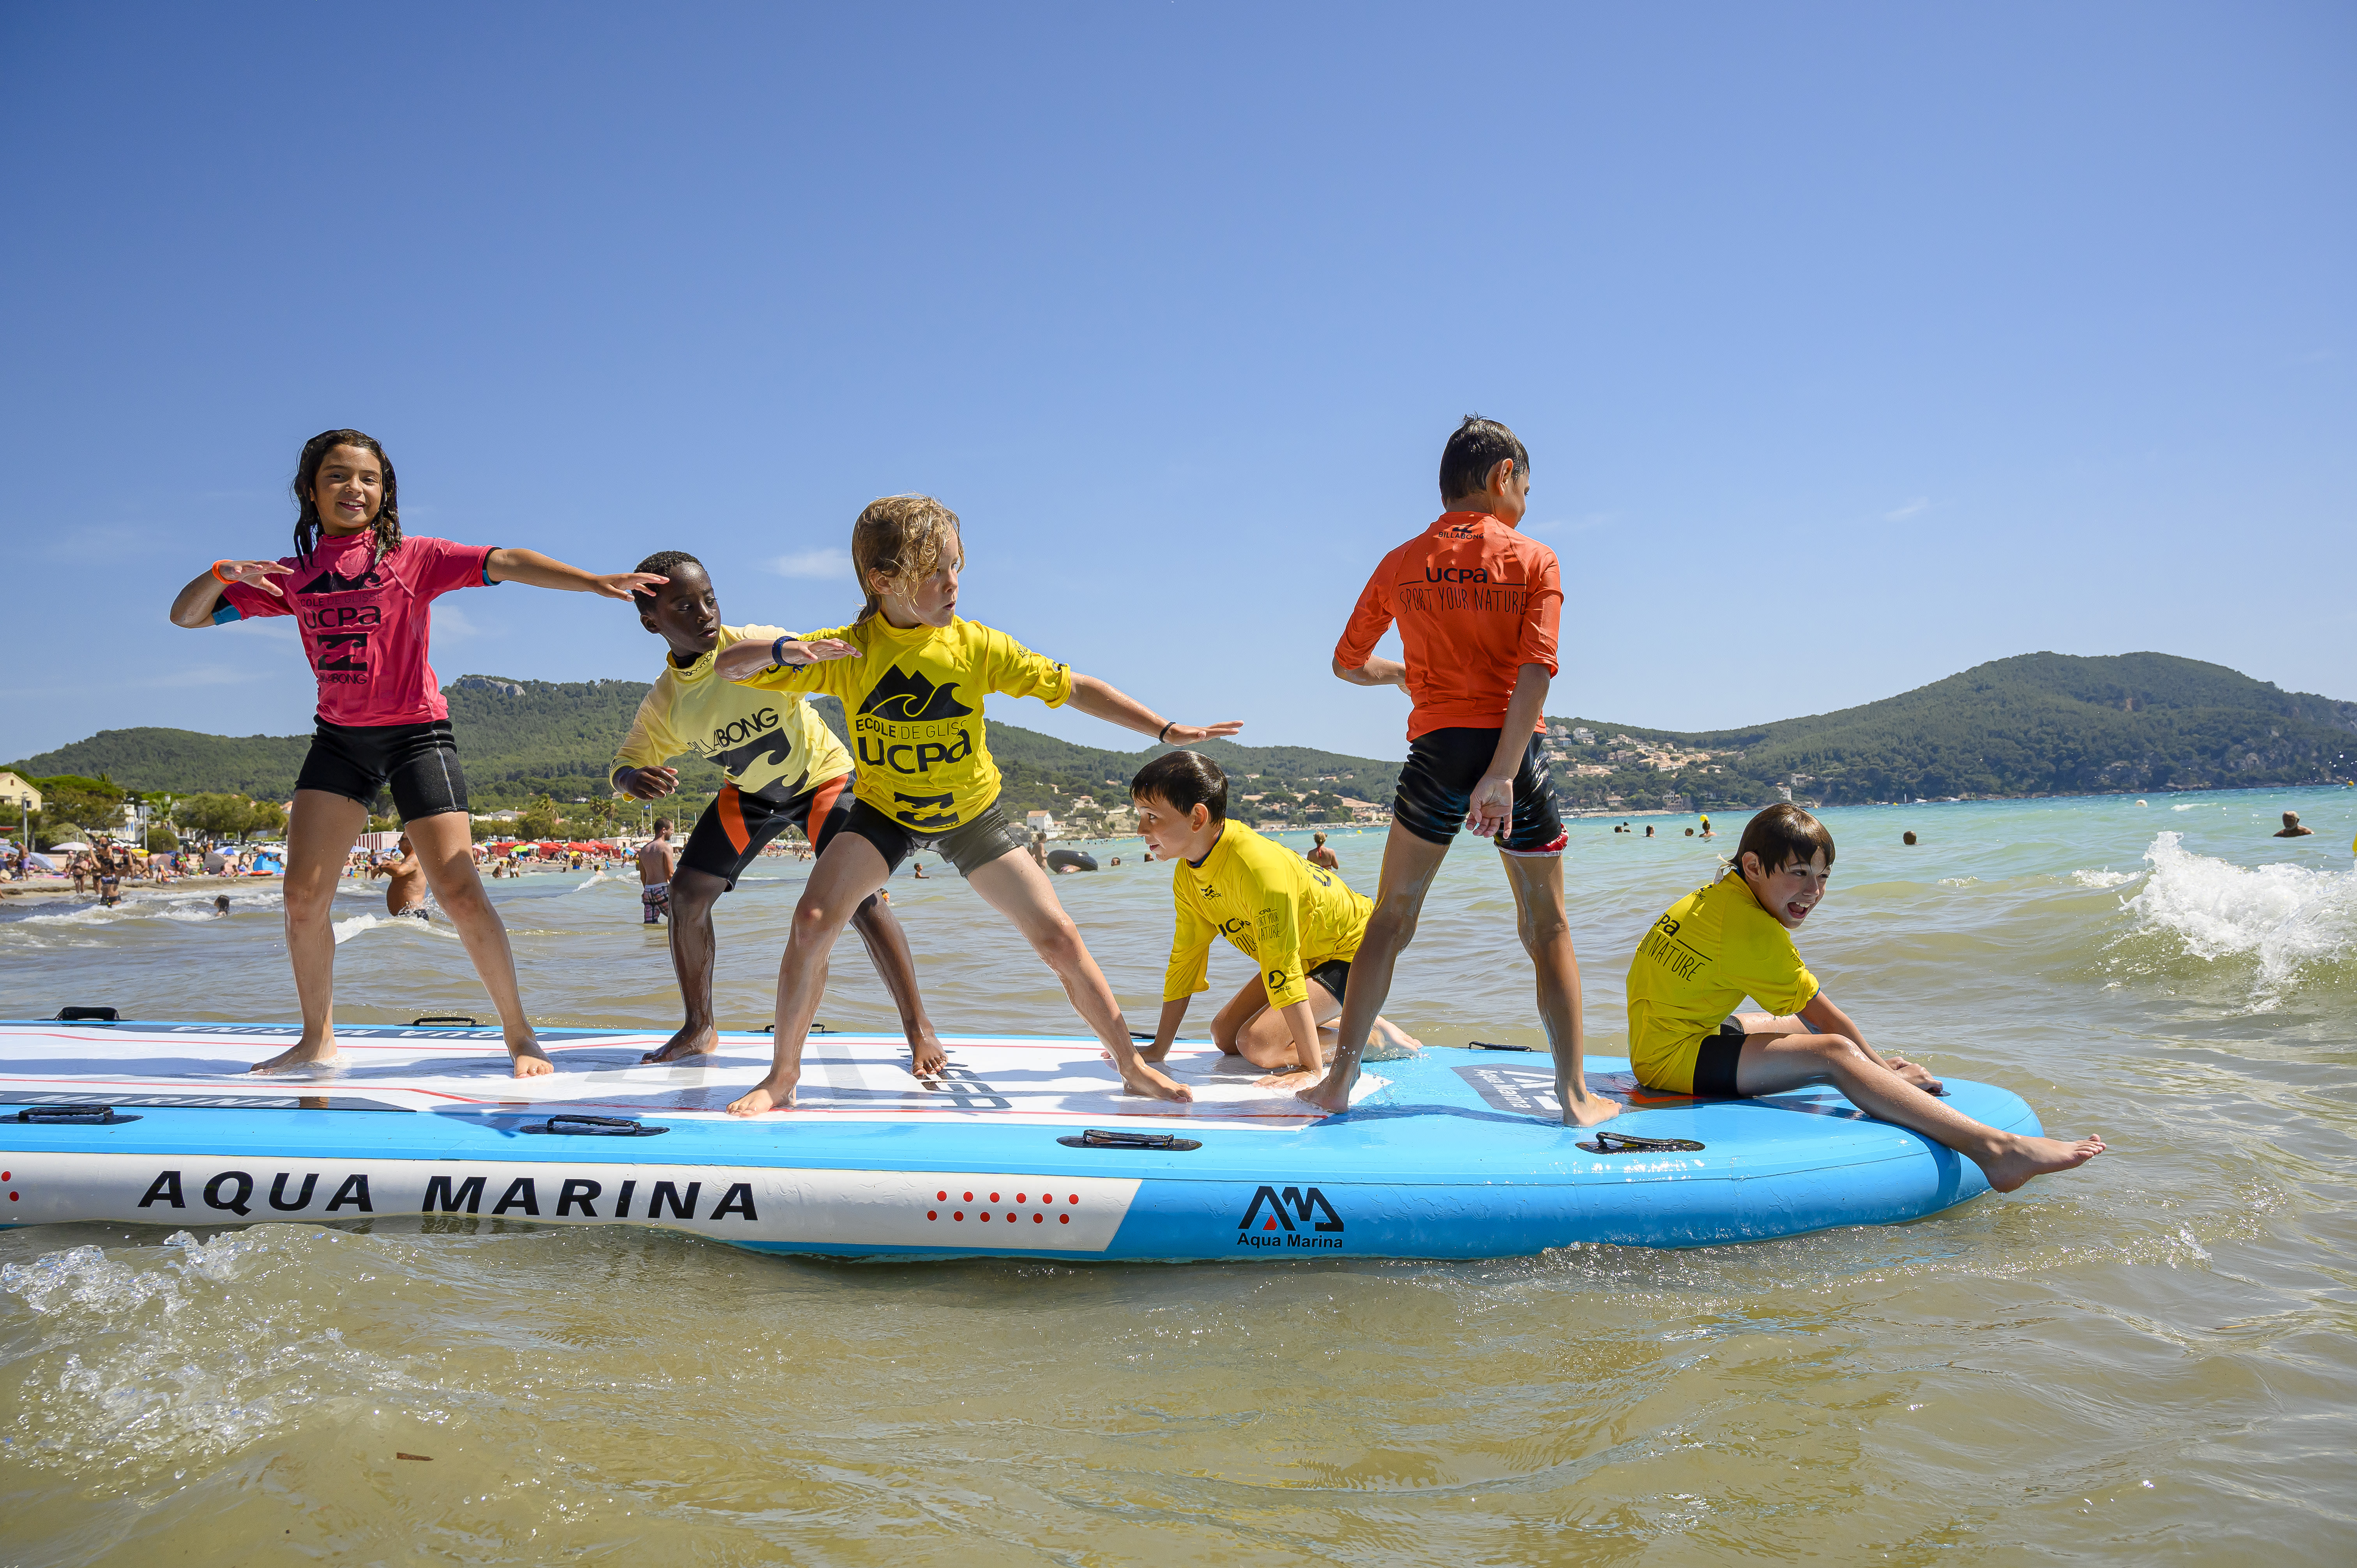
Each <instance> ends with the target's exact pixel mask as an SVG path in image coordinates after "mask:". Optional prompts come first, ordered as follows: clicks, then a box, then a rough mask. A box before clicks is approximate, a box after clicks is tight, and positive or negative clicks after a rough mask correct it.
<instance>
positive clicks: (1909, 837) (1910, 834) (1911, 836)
mask: <svg viewBox="0 0 2357 1568" xmlns="http://www.w3.org/2000/svg"><path fill="white" fill-rule="evenodd" d="M1899 842H1900V843H1914V842H1915V830H1914V829H1913V828H1909V829H1908V830H1907V831H1906V832H1903V833H1900V835H1899Z"/></svg>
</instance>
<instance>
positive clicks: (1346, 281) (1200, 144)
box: [0, 0, 2357, 760]
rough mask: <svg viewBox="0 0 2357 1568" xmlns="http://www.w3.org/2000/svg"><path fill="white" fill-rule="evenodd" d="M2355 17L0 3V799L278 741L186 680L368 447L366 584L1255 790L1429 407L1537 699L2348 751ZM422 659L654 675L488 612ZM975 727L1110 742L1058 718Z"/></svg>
mask: <svg viewBox="0 0 2357 1568" xmlns="http://www.w3.org/2000/svg"><path fill="white" fill-rule="evenodd" d="M2352 154H2357V9H2352V7H2350V6H2348V5H2342V4H2320V5H2266V4H2259V5H2206V6H2199V7H2189V6H2183V5H2153V4H2138V5H2059V6H2058V5H2047V4H2037V5H1948V6H1893V5H1854V6H1844V5H1779V6H1760V5H1687V6H1675V7H1669V6H1587V7H1578V6H1571V5H1543V6H1535V7H1529V8H1516V7H1512V6H1505V5H1497V6H1485V7H1480V8H1478V10H1469V9H1468V8H1466V7H1464V6H1461V5H1429V6H1421V7H1403V6H1382V5H1284V6H1272V5H1119V4H1115V5H1053V6H1049V5H1028V6H1024V5H995V6H979V5H953V6H952V5H944V6H939V7H929V6H920V5H899V6H891V7H855V6H826V7H820V6H800V7H785V6H774V5H725V6H723V5H708V6H670V7H649V6H610V5H565V6H555V5H498V6H470V7H460V6H455V5H443V6H411V7H393V8H390V9H377V10H374V11H365V10H352V9H350V8H345V9H343V10H337V9H335V8H332V7H331V8H330V9H329V10H328V11H324V12H323V11H321V10H320V9H318V8H317V7H316V6H300V7H297V6H268V5H202V6H191V5H147V6H140V5H111V6H95V5H80V6H59V5H33V4H27V3H24V0H11V3H7V4H5V5H0V309H5V313H6V319H5V338H0V536H4V537H5V550H6V559H7V561H8V564H9V565H10V567H11V568H12V569H13V570H12V572H11V575H10V580H9V587H8V593H7V596H6V599H5V610H0V658H5V663H0V669H5V674H6V681H5V691H0V760H5V758H6V757H15V756H19V755H25V754H29V753H31V752H34V751H37V750H39V749H41V748H44V747H48V746H54V745H58V744H60V743H63V742H65V741H69V740H71V739H75V738H78V737H80V736H84V735H87V734H89V733H91V732H92V731H94V730H97V729H100V728H112V727H118V726H124V725H178V726H183V727H188V728H193V729H203V730H211V731H216V732H224V733H231V734H252V733H267V734H282V735H283V734H293V733H297V732H299V731H302V730H305V729H307V727H308V725H309V715H310V711H311V706H312V701H313V686H312V683H311V681H310V679H309V676H308V674H307V671H305V670H304V669H303V667H302V664H301V658H300V654H299V652H298V650H297V649H296V646H295V644H294V643H293V641H292V640H291V638H290V637H288V636H287V635H285V623H283V622H281V623H279V624H278V628H277V629H264V628H242V629H209V630H206V631H202V632H190V631H182V630H178V629H175V628H172V627H171V626H169V625H168V624H167V621H166V619H165V609H166V607H167V604H168V603H169V601H170V599H171V596H172V595H173V593H174V592H175V591H176V590H177V589H178V586H179V585H181V584H182V583H183V582H185V581H186V580H187V579H188V577H189V576H190V575H193V574H194V573H196V572H198V571H200V570H202V569H203V567H204V566H205V565H206V564H207V563H208V562H210V561H211V560H213V559H215V558H217V557H219V556H223V555H237V556H250V555H276V554H280V553H285V551H286V550H287V549H288V548H289V546H288V543H287V533H288V528H289V525H290V523H291V521H292V517H293V508H292V503H291V502H290V501H289V500H288V499H287V497H286V494H285V484H286V479H287V477H288V475H289V473H290V472H291V470H292V467H293V464H294V460H295V457H296V453H297V451H298V450H299V448H300V446H301V444H302V442H303V440H304V438H305V437H307V436H308V435H311V434H312V433H314V432H315V431H317V430H321V429H325V428H328V427H332V426H337V425H347V424H349V425H356V426H358V427H360V428H361V429H365V430H368V431H370V432H371V433H372V434H374V435H377V436H378V437H379V438H380V439H382V441H383V442H384V444H385V446H386V447H387V448H388V449H389V451H390V452H391V454H392V456H393V459H394V461H395V463H396V464H397V466H398V468H399V472H400V476H401V481H402V490H403V500H404V506H403V510H404V521H405V522H406V524H407V526H408V527H409V529H410V530H411V532H420V533H436V534H442V535H446V536H448V537H453V538H457V539H460V540H466V541H469V542H479V543H490V544H518V545H530V546H533V547H535V548H538V549H542V550H545V551H548V552H550V553H554V554H556V555H558V556H560V557H562V558H565V559H568V560H572V561H575V562H577V563H580V564H585V565H589V566H593V567H596V568H597V569H599V570H606V571H616V570H622V569H625V568H627V567H629V566H630V565H631V564H634V563H635V562H636V561H637V560H638V559H639V558H640V556H641V555H642V554H644V553H648V552H650V551H652V550H655V549H659V548H666V547H679V548H685V549H688V550H692V551H694V552H695V553H697V554H699V555H701V556H703V557H704V559H705V561H707V562H708V563H710V564H711V565H712V567H713V569H714V573H715V576H716V580H717V581H718V583H719V585H720V588H721V593H722V600H723V607H724V611H725V612H726V615H727V616H728V618H731V619H732V620H747V619H763V620H770V621H777V622H780V623H783V624H786V625H789V626H793V627H797V628H802V627H810V626H815V625H819V624H824V623H828V622H834V621H840V620H844V619H847V618H849V617H850V615H851V614H852V613H853V612H854V611H855V610H856V607H857V602H858V601H857V596H856V594H855V592H854V591H853V588H852V585H851V584H850V582H849V580H848V576H847V575H845V573H844V572H843V570H842V567H841V565H840V562H841V560H842V552H843V549H844V546H845V543H846V542H847V540H848V536H849V530H850V523H851V520H852V519H853V517H854V516H856V513H857V511H858V510H859V508H860V507H861V506H862V505H863V504H864V503H865V502H866V501H867V500H868V499H870V498H872V497H874V496H877V495H879V494H884V493H888V492H894V491H902V490H925V491H930V492H931V493H934V494H936V495H939V496H940V497H942V499H944V500H946V501H947V502H948V503H949V504H950V505H951V506H952V507H953V508H955V509H956V510H958V511H959V512H960V513H962V514H963V517H964V519H965V522H966V543H967V550H968V555H969V560H970V569H969V572H968V574H967V577H966V589H965V595H964V601H963V610H964V612H965V613H967V614H969V615H971V616H972V617H973V618H976V619H980V620H984V621H987V622H991V623H993V624H996V625H999V626H1002V627H1004V628H1006V629H1007V630H1009V631H1011V632H1013V633H1014V634H1015V635H1017V637H1019V638H1021V639H1024V640H1025V641H1027V642H1028V643H1030V644H1031V645H1033V646H1034V647H1036V648H1039V650H1042V651H1045V652H1048V653H1050V654H1051V655H1053V656H1055V657H1058V658H1061V659H1064V660H1069V661H1070V662H1071V663H1072V664H1073V665H1074V666H1076V667H1077V668H1080V669H1082V670H1085V671H1089V672H1091V673H1093V674H1098V675H1101V676H1103V677H1104V678H1105V679H1107V680H1110V681H1112V682H1114V684H1116V685H1119V686H1122V687H1124V688H1125V689H1126V690H1128V691H1130V692H1132V693H1135V694H1136V695H1137V696H1139V697H1141V698H1143V699H1144V700H1146V702H1148V703H1153V704H1155V705H1156V706H1157V707H1159V708H1161V709H1162V710H1164V711H1165V712H1167V713H1168V714H1174V715H1177V716H1180V717H1184V718H1188V719H1191V720H1196V721H1199V722H1200V721H1209V720H1213V719H1225V718H1241V719H1243V720H1244V721H1245V722H1246V724H1247V726H1248V727H1247V729H1246V731H1245V733H1244V735H1243V736H1242V737H1240V738H1242V739H1243V740H1245V741H1247V742H1254V741H1257V742H1261V743H1272V742H1292V743H1300V744H1312V745H1322V746H1332V747H1336V748H1340V749H1344V750H1349V751H1354V752H1358V753H1361V754H1372V755H1378V756H1385V755H1392V754H1395V753H1398V752H1400V751H1402V750H1403V747H1404V743H1403V740H1402V733H1403V725H1404V720H1405V703H1404V702H1403V701H1402V700H1401V699H1400V698H1399V697H1398V695H1397V694H1396V693H1388V692H1367V691H1361V690H1359V689H1355V688H1351V687H1347V686H1344V685H1342V684H1340V682H1336V681H1334V680H1333V679H1332V678H1331V676H1330V675H1329V673H1328V670H1327V660H1328V657H1329V652H1330V650H1331V649H1332V646H1333V642H1334V639H1335V637H1336V635H1337V633H1338V632H1339V631H1340V628H1341V624H1342V621H1343V619H1344V617H1345V616H1346V614H1347V612H1348V610H1349V608H1350V606H1351V601H1352V599H1353V598H1354V596H1356V594H1357V592H1358V589H1359V587H1360V585H1361V583H1362V582H1363V581H1364V579H1365V576H1366V574H1367V572H1368V570H1369V569H1370V567H1371V566H1372V564H1373V563H1374V561H1375V559H1376V558H1377V557H1378V556H1379V555H1380V554H1381V553H1382V552H1383V550H1385V549H1387V548H1389V547H1390V546H1391V545H1393V544H1394V543H1396V542H1399V541H1400V540H1402V539H1405V538H1406V537H1407V536H1408V535H1410V534H1411V533H1414V532H1416V531H1417V530H1419V529H1421V528H1422V527H1423V526H1425V525H1426V523H1428V522H1429V521H1431V519H1432V518H1433V517H1434V516H1435V515H1436V514H1437V511H1438V510H1439V509H1438V502H1437V491H1436V487H1435V474H1436V468H1437V461H1438V456H1439V451H1440V446H1441V442H1442V440H1443V439H1444V437H1445V436H1446V435H1447V433H1448V430H1449V429H1450V428H1451V427H1452V426H1453V425H1454V424H1455V423H1456V421H1457V419H1458V416H1460V415H1462V414H1464V413H1468V412H1471V411H1477V410H1478V411H1479V412H1481V413H1487V414H1491V415H1492V416H1495V417H1498V418H1501V419H1503V420H1506V421H1507V422H1508V423H1510V424H1512V425H1513V426H1515V428H1516V429H1517V430H1518V431H1519V432H1520V433H1521V435H1523V438H1524V440H1525V441H1526V442H1527V443H1528V444H1529V446H1530V447H1531V449H1532V453H1533V458H1534V463H1533V472H1534V480H1535V489H1534V497H1533V502H1534V510H1533V513H1532V518H1531V522H1532V524H1533V526H1534V532H1537V533H1538V535H1539V536H1540V537H1542V538H1544V540H1546V541H1547V542H1550V543H1551V544H1553V545H1554V546H1555V549H1556V550H1557V551H1558V552H1559V553H1561V555H1562V557H1563V563H1564V579H1565V583H1566V594H1567V602H1566V607H1565V613H1564V638H1563V664H1564V669H1563V673H1562V674H1561V676H1560V677H1559V678H1558V679H1557V682H1556V684H1555V697H1554V699H1553V700H1552V701H1551V702H1550V703H1549V707H1550V709H1551V710H1552V711H1555V712H1578V713H1583V714H1591V715H1597V716H1602V717H1606V718H1610V719H1619V720H1622V721H1625V722H1630V723H1638V724H1652V725H1665V726H1673V727H1704V726H1713V725H1731V724H1738V723H1744V722H1748V721H1756V720H1761V719H1769V718H1779V717H1785V716H1789V715H1792V714H1802V713H1813V712H1821V711H1824V710H1826V709H1830V708H1835V707H1840V706H1844V705H1846V704H1849V703H1858V702H1863V701H1868V700H1871V699H1873V698H1876V697H1880V696H1885V695H1889V694H1890V693H1895V692H1899V691H1901V690H1904V689H1906V688H1909V687H1911V686H1916V685H1920V684H1921V683H1923V682H1928V681H1932V680H1936V679H1938V678H1940V677H1942V676H1944V675H1947V674H1950V673H1952V672H1953V671H1957V670H1960V669H1963V668H1965V667H1966V666H1968V665H1971V664H1974V663H1976V662H1978V661H1980V660H1987V659H1994V658H2001V657H2005V656H2007V655H2010V654H2016V653H2022V652H2028V651H2031V650H2040V649H2053V650H2061V651H2065V652H2074V653H2115V652H2124V651H2129V650H2139V649H2156V650H2162V651H2165V652H2171V653H2179V654H2184V655H2188V656H2190V657H2194V658H2199V659H2206V660H2216V661H2218V662H2221V663H2224V664H2229V665H2232V666H2233V667H2234V668H2236V669H2239V670H2243V671H2247V672H2248V673H2250V674H2252V675H2255V676H2257V677H2260V678H2262V679H2266V680H2272V681H2275V682H2278V683H2280V684H2282V685H2284V686H2287V687H2289V688H2294V689H2301V690H2309V691H2320V692H2324V693H2328V694H2330V695H2334V696H2340V697H2350V698H2357V605H2352V594H2351V587H2350V582H2351V577H2350V562H2351V542H2352V538H2357V530H2352V521H2357V515H2353V514H2357V506H2352V502H2357V440H2352V435H2357V420H2352V413H2357V385H2352V353H2357V341H2353V340H2352V332H2351V327H2352V295H2353V294H2357V199H2352V198H2357V191H2352V184H2353V183H2357V158H2353V157H2352ZM436 618H437V627H438V629H437V635H436V644H435V653H434V660H435V665H436V669H437V671H439V672H440V673H441V675H442V676H443V678H444V679H445V680H447V679H449V678H451V677H454V676H456V675H457V674H460V673H462V672H465V671H486V672H492V673H499V674H506V675H516V676H530V677H539V678H542V679H548V680H579V679H587V678H591V677H600V676H625V677H633V678H637V679H640V680H644V679H649V678H651V675H652V673H653V671H654V669H655V668H656V665H657V661H658V659H659V645H658V644H656V642H655V641H654V639H651V638H650V637H648V636H647V635H646V634H645V633H644V632H642V631H641V630H640V628H639V627H638V625H637V622H636V620H635V618H633V617H632V616H631V615H630V612H629V611H628V609H627V608H626V607H623V606H620V605H617V604H611V603H601V602H597V601H593V600H590V599H587V598H582V597H577V596H569V595H555V594H548V593H543V592H539V591H536V590H533V589H528V588H523V587H520V586H515V585H509V586H505V587H500V588H495V589H490V590H487V591H476V592H468V593H464V594H460V595H457V596H453V597H451V598H447V599H445V600H443V601H442V607H441V608H440V609H439V610H437V612H436ZM994 712H995V713H996V714H997V716H999V717H1002V718H1004V719H1006V720H1008V721H1011V722H1014V723H1017V724H1022V725H1031V726H1033V727H1037V728H1043V729H1049V730H1051V731H1053V732H1056V733H1060V734H1064V735H1068V736H1073V737H1075V738H1085V739H1089V740H1091V741H1092V742H1095V743H1098V744H1143V742H1129V741H1125V740H1124V739H1123V737H1122V736H1121V735H1120V734H1119V733H1118V732H1114V731H1113V730H1111V729H1109V728H1108V727H1107V726H1104V725H1099V724H1097V723H1096V722H1095V721H1092V720H1088V719H1083V718H1081V717H1080V716H1078V715H1076V714H1070V715H1067V714H1054V715H1051V714H1049V713H1048V711H1047V710H1045V709H1043V708H1041V707H1040V706H1039V704H1038V703H1016V702H1013V701H1006V700H1002V701H1001V703H999V704H998V705H997V706H996V708H995V709H994Z"/></svg>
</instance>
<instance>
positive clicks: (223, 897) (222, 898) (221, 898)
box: [213, 893, 229, 915]
mask: <svg viewBox="0 0 2357 1568" xmlns="http://www.w3.org/2000/svg"><path fill="white" fill-rule="evenodd" d="M213 913H214V914H216V915H226V914H228V913H229V895H228V894H226V893H218V894H215V895H214V896H213Z"/></svg>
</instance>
